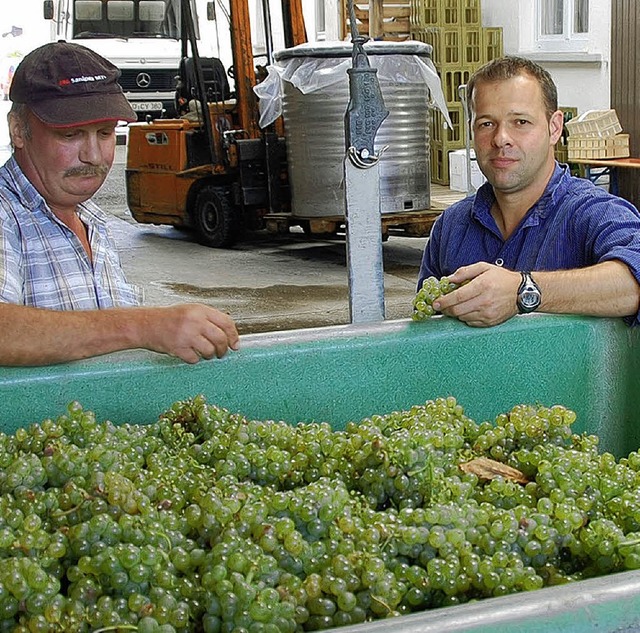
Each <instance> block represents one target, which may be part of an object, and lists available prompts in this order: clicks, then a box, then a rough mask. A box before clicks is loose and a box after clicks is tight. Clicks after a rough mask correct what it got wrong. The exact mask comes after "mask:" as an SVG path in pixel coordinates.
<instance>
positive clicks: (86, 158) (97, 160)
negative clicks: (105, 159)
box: [79, 134, 102, 165]
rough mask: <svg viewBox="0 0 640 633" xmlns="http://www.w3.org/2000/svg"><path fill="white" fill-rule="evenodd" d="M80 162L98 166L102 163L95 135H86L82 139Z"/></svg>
mask: <svg viewBox="0 0 640 633" xmlns="http://www.w3.org/2000/svg"><path fill="white" fill-rule="evenodd" d="M79 158H80V160H81V161H82V162H83V163H87V164H89V165H100V164H101V163H102V152H101V151H100V143H99V141H98V137H97V135H96V134H87V135H86V137H85V138H84V139H83V142H82V147H81V148H80V157H79Z"/></svg>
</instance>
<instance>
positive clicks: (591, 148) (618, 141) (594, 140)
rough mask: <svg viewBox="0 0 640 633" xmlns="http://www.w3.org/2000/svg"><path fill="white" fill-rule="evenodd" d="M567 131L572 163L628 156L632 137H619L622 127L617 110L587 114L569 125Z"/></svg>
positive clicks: (625, 135)
mask: <svg viewBox="0 0 640 633" xmlns="http://www.w3.org/2000/svg"><path fill="white" fill-rule="evenodd" d="M566 127H567V129H568V130H569V138H568V139H567V150H568V155H569V160H579V159H582V160H594V159H602V158H627V157H628V156H629V135H628V134H621V133H620V132H622V126H621V125H620V121H619V120H618V115H617V114H616V111H615V110H592V111H590V112H585V113H584V114H583V115H581V116H579V117H574V118H573V119H571V120H570V121H568V122H567V124H566Z"/></svg>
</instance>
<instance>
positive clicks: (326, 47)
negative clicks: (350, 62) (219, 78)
mask: <svg viewBox="0 0 640 633" xmlns="http://www.w3.org/2000/svg"><path fill="white" fill-rule="evenodd" d="M364 50H365V52H366V53H367V54H368V55H419V56H421V57H431V51H432V47H431V45H430V44H425V43H424V42H416V41H413V40H407V41H403V42H389V41H375V40H369V41H368V42H366V43H365V44H364ZM352 51H353V45H352V44H351V42H310V43H309V42H308V43H306V44H298V46H293V47H292V48H285V49H283V50H281V51H277V52H276V53H274V55H273V57H274V59H275V60H276V61H281V60H284V59H293V58H295V57H316V58H317V57H321V58H332V57H351V53H352Z"/></svg>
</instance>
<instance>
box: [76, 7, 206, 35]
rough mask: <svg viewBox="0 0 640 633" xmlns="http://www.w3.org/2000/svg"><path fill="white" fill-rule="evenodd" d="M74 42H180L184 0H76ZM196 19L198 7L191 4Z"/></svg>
mask: <svg viewBox="0 0 640 633" xmlns="http://www.w3.org/2000/svg"><path fill="white" fill-rule="evenodd" d="M73 5H74V22H73V36H74V39H83V38H110V37H121V38H130V37H155V38H169V39H174V40H177V39H180V0H74V1H73ZM191 7H192V11H193V15H194V17H195V6H194V3H193V0H192V2H191Z"/></svg>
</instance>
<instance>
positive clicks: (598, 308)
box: [533, 260, 640, 317]
mask: <svg viewBox="0 0 640 633" xmlns="http://www.w3.org/2000/svg"><path fill="white" fill-rule="evenodd" d="M533 278H534V279H535V281H536V283H537V284H538V285H539V286H540V289H541V291H542V304H541V305H540V308H539V310H538V311H539V312H550V313H554V314H584V315H590V316H602V317H621V316H632V315H635V314H636V313H637V312H638V306H639V303H640V285H638V282H637V281H636V279H635V277H634V276H633V274H632V273H631V271H630V270H629V268H628V267H627V265H626V264H624V263H622V262H621V261H618V260H611V261H607V262H602V263H601V264H596V265H594V266H589V267H588V268H581V269H577V270H566V271H553V272H543V271H537V272H536V271H534V272H533Z"/></svg>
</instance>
